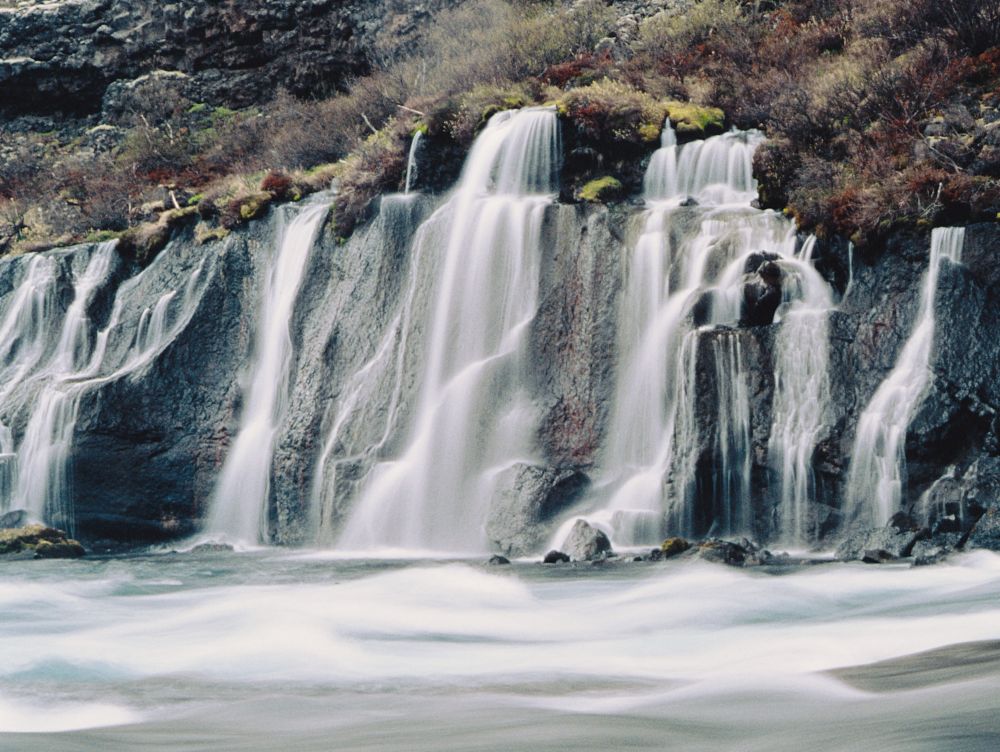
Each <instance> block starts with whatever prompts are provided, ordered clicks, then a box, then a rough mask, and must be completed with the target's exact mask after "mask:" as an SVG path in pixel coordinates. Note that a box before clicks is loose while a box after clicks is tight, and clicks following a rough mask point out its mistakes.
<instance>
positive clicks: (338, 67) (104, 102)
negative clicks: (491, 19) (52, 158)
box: [0, 0, 458, 117]
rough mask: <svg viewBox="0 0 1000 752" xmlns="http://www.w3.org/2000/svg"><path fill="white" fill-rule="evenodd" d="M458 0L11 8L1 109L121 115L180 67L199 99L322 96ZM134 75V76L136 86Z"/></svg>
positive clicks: (114, 2) (0, 66)
mask: <svg viewBox="0 0 1000 752" xmlns="http://www.w3.org/2000/svg"><path fill="white" fill-rule="evenodd" d="M457 1H458V0H426V1H425V2H421V3H419V4H412V3H403V2H398V0H378V1H377V2H359V1H358V0H278V1H277V2H273V1H272V2H267V3H217V2H199V1H196V0H180V1H179V2H166V3H150V2H132V1H131V0H57V1H56V2H45V3H40V2H39V3H27V4H23V3H22V4H19V5H17V6H14V7H7V8H0V115H2V116H6V117H12V116H18V115H50V114H63V115H88V114H93V113H97V112H100V111H101V109H102V106H106V107H107V108H108V110H109V114H113V112H114V110H115V108H116V106H118V105H120V103H121V101H122V99H123V98H127V95H128V92H127V88H128V87H129V86H133V85H134V82H136V81H137V80H139V79H141V78H142V77H143V76H146V75H148V74H150V73H152V72H154V71H160V70H166V71H173V72H175V73H174V75H175V76H177V81H178V82H179V84H180V85H181V86H182V88H183V90H184V92H185V94H186V96H187V98H188V99H190V100H191V101H194V102H210V103H212V104H216V105H228V106H230V107H246V106H248V105H251V104H256V103H260V102H262V101H266V100H268V99H270V98H271V97H272V96H273V95H274V92H275V91H276V90H277V89H279V88H284V89H286V90H288V91H289V92H291V93H292V94H297V95H303V96H310V97H313V96H321V95H323V94H325V93H330V92H333V91H336V90H338V89H341V88H342V87H343V86H344V84H345V82H346V80H347V79H348V78H349V77H351V76H356V75H359V74H363V73H366V72H368V71H369V70H370V68H371V66H372V62H373V60H374V59H375V58H376V56H377V55H379V54H393V53H395V52H397V51H399V50H400V49H403V48H405V47H406V46H407V45H408V44H412V43H413V41H414V39H415V35H416V32H417V29H418V26H419V24H420V23H421V22H422V21H424V20H426V19H427V18H429V16H430V14H431V13H432V12H434V11H435V10H437V9H439V8H441V7H445V6H447V5H451V4H455V3H456V2H457ZM129 82H131V83H129Z"/></svg>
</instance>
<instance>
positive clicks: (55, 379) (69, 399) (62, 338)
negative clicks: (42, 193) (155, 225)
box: [13, 241, 117, 530]
mask: <svg viewBox="0 0 1000 752" xmlns="http://www.w3.org/2000/svg"><path fill="white" fill-rule="evenodd" d="M116 258H117V256H116V254H115V242H114V241H112V242H109V243H102V244H101V245H99V246H98V247H97V248H96V249H95V250H94V252H93V254H92V255H91V257H90V260H89V261H88V262H87V266H86V268H85V269H84V271H83V273H82V274H81V275H80V276H79V277H78V278H77V279H76V280H75V283H74V294H73V302H72V303H71V304H70V306H69V308H68V309H67V311H66V315H65V317H64V318H63V324H62V328H61V330H60V333H59V339H58V341H57V342H56V345H55V349H54V350H53V352H52V354H51V356H50V358H49V360H48V362H47V363H46V364H45V365H44V366H43V367H42V369H41V372H40V373H39V374H36V375H35V376H34V377H33V378H35V379H39V380H43V386H42V388H41V390H40V392H39V393H38V395H37V396H36V398H35V402H34V405H33V407H32V410H31V417H30V419H29V420H28V425H27V428H26V429H25V432H24V438H23V440H22V442H21V446H20V448H19V450H18V453H17V472H16V482H15V488H14V503H13V506H15V507H17V508H21V509H24V510H25V511H27V512H28V515H29V517H31V518H32V519H36V520H45V521H47V522H49V523H50V524H53V525H57V526H61V527H63V528H65V529H68V530H72V529H73V514H72V492H71V488H70V483H69V475H68V473H67V467H66V461H67V458H68V456H69V451H70V446H71V443H72V438H73V429H74V427H75V425H76V416H77V411H78V408H79V400H78V394H79V392H78V390H76V389H73V388H71V387H70V386H69V385H70V382H71V381H72V380H73V379H74V378H76V377H78V376H79V372H80V371H81V369H83V368H85V367H86V366H88V365H89V364H90V358H91V354H92V352H93V347H94V344H95V341H96V336H97V332H96V330H95V328H94V326H93V322H92V321H91V320H90V317H89V309H90V306H91V304H92V303H93V301H94V296H95V293H96V292H97V290H98V289H99V288H100V286H101V285H103V284H105V283H106V282H107V281H108V277H109V274H110V272H111V270H112V266H113V263H114V261H115V259H116Z"/></svg>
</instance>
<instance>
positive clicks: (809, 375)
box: [768, 238, 833, 544]
mask: <svg viewBox="0 0 1000 752" xmlns="http://www.w3.org/2000/svg"><path fill="white" fill-rule="evenodd" d="M814 245H815V239H814V238H810V239H809V240H808V241H807V242H806V244H805V245H803V247H802V251H801V253H800V257H801V260H802V261H803V262H804V263H803V264H801V265H799V266H798V276H797V277H796V281H797V287H798V291H797V295H796V297H795V298H794V299H793V300H789V301H787V302H786V304H785V309H784V311H783V312H782V314H781V328H780V329H779V331H778V336H777V340H776V342H775V355H774V387H775V389H774V392H775V393H774V419H773V422H772V424H771V437H770V441H769V444H768V456H769V459H770V463H771V467H772V468H773V469H774V471H775V472H776V473H777V476H778V479H779V483H780V497H779V506H778V515H779V525H780V531H781V536H782V538H783V539H784V541H785V542H787V543H792V544H804V543H808V542H810V541H813V540H815V539H816V537H817V534H818V533H819V530H818V529H817V528H816V525H815V522H814V521H813V520H812V519H811V518H810V515H809V514H808V510H809V508H810V502H812V501H815V498H816V481H815V474H814V472H813V465H812V455H813V451H814V450H815V448H816V444H817V443H818V442H819V440H820V438H821V435H822V431H823V429H824V428H825V427H826V425H827V421H828V416H827V414H826V413H827V409H828V407H829V404H830V375H829V360H830V336H829V331H828V317H829V312H830V309H831V308H832V307H833V297H832V295H831V291H830V288H829V286H828V285H827V284H826V283H825V282H824V281H823V280H822V279H821V278H820V276H819V275H818V274H817V273H816V271H815V270H814V269H813V267H812V266H810V265H809V262H810V261H811V253H812V249H813V247H814ZM786 296H787V293H786Z"/></svg>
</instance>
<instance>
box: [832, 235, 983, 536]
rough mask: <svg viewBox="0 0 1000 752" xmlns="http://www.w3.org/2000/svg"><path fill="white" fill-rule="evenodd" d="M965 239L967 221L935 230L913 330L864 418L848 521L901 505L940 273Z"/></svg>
mask: <svg viewBox="0 0 1000 752" xmlns="http://www.w3.org/2000/svg"><path fill="white" fill-rule="evenodd" d="M964 242H965V228H962V227H939V228H936V229H935V230H934V231H933V232H932V233H931V247H930V258H929V261H928V265H927V272H926V273H925V274H924V278H923V282H922V283H921V287H920V307H919V309H918V310H917V318H916V320H915V321H914V324H913V331H912V332H911V333H910V336H909V338H908V339H907V340H906V344H905V345H903V350H902V352H901V353H900V355H899V358H898V360H897V361H896V366H895V368H893V369H892V372H891V373H890V374H889V375H888V376H887V377H886V379H885V380H884V381H883V382H882V383H881V384H880V385H879V388H878V390H877V391H876V392H875V395H874V396H873V397H872V398H871V401H870V402H869V403H868V406H867V407H866V408H865V410H864V412H863V413H862V414H861V418H860V419H859V421H858V427H857V433H856V436H855V440H854V449H853V451H852V453H851V456H852V458H853V460H852V463H851V472H850V476H849V477H848V481H847V492H846V499H845V504H846V506H845V521H846V522H847V524H864V525H884V524H886V523H887V522H888V521H889V518H890V517H891V516H892V515H893V513H894V512H896V511H898V510H899V509H900V505H901V501H902V498H903V490H904V488H905V485H906V429H907V428H908V427H909V425H910V421H911V420H912V419H913V415H914V413H915V411H916V409H917V408H918V407H919V406H920V402H921V400H922V398H923V396H924V393H925V390H926V388H927V384H928V382H929V380H930V365H931V352H932V348H933V346H934V303H935V299H936V296H937V284H938V275H939V273H940V270H941V264H942V262H943V261H944V260H945V259H947V260H948V261H949V262H951V263H958V262H960V261H961V259H962V245H963V244H964Z"/></svg>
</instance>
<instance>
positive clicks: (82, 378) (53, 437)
mask: <svg viewBox="0 0 1000 752" xmlns="http://www.w3.org/2000/svg"><path fill="white" fill-rule="evenodd" d="M81 257H83V256H81ZM57 258H58V256H57V255H55V254H41V255H38V256H36V257H35V258H33V259H32V260H31V261H30V262H29V263H28V264H27V265H26V267H27V271H26V274H25V277H24V279H23V280H22V281H21V282H20V284H19V285H18V286H17V288H16V290H15V293H14V299H13V301H12V303H11V305H10V307H9V308H8V309H7V314H6V316H5V317H4V319H3V322H2V323H0V333H2V334H3V335H4V339H3V342H4V344H3V346H2V349H0V362H2V364H3V365H2V369H3V370H2V373H3V375H4V379H3V384H2V386H0V404H5V403H6V402H7V401H8V398H10V397H11V395H12V394H14V392H15V391H16V390H18V389H28V388H29V387H32V386H34V389H33V390H32V391H31V392H29V393H28V395H27V396H28V397H29V399H30V402H29V415H28V419H27V424H26V426H25V428H24V432H23V436H22V438H21V440H20V446H19V447H17V448H16V449H15V442H14V437H13V435H12V433H11V431H10V430H9V429H8V428H6V427H3V430H2V431H0V438H2V441H3V449H4V455H3V456H4V463H3V474H2V476H0V477H2V480H3V482H4V487H3V488H2V489H0V490H2V491H3V496H2V497H0V509H4V510H6V509H10V508H20V509H24V510H25V511H27V512H28V514H29V516H30V517H31V518H32V519H35V520H40V521H45V522H47V523H49V524H52V525H57V526H60V527H63V528H66V529H69V530H72V529H73V527H74V521H73V489H72V484H71V472H70V470H71V468H70V462H71V457H72V448H73V437H74V431H75V428H76V423H77V419H78V415H79V409H80V404H81V399H82V398H83V396H84V395H85V394H86V393H87V392H88V391H89V390H92V389H94V388H96V387H98V386H100V385H101V384H105V383H108V382H109V381H112V380H113V379H117V378H121V377H123V376H126V375H130V374H137V373H140V372H141V371H142V369H143V368H144V367H145V366H146V365H148V364H149V363H150V362H151V361H152V360H153V358H154V357H155V356H156V355H157V354H158V353H159V352H161V351H162V349H163V348H164V347H165V346H166V344H167V343H168V342H170V341H171V340H172V339H173V337H174V336H176V334H177V332H178V331H179V330H180V328H182V327H183V326H184V325H186V324H187V322H188V321H189V320H190V318H191V317H192V316H193V313H194V311H193V303H194V301H195V300H196V298H197V295H198V293H199V292H200V290H201V289H202V287H203V280H204V275H203V274H202V268H203V266H204V261H202V262H201V263H200V264H198V265H197V268H196V269H195V270H194V272H193V273H192V275H191V276H190V277H189V278H188V281H187V283H186V284H185V287H184V289H183V290H182V291H180V294H178V291H176V290H170V291H168V292H166V293H164V294H163V295H162V296H161V297H160V298H159V300H158V301H157V303H156V305H155V306H154V307H153V308H152V309H150V308H146V309H145V310H144V311H143V312H142V314H141V315H140V317H139V320H138V321H137V322H128V321H126V320H125V306H124V300H125V298H127V297H128V295H129V292H130V291H131V290H132V289H134V288H136V287H137V286H138V285H139V283H140V282H141V280H142V279H143V278H144V276H145V275H146V274H148V273H149V270H145V271H143V272H142V273H140V274H139V275H138V276H136V277H133V278H132V279H130V280H128V281H127V282H125V283H124V284H123V285H122V286H121V287H120V288H119V290H118V291H117V293H116V295H115V298H114V303H113V306H112V309H111V313H110V315H109V317H108V321H107V324H106V325H105V326H104V328H102V329H101V330H99V331H98V330H97V328H96V327H95V325H94V322H93V321H92V320H91V318H90V313H89V312H90V309H91V307H92V306H93V304H94V302H95V298H96V296H97V294H98V291H99V290H100V289H101V288H102V287H105V286H107V285H108V284H109V283H110V282H111V277H112V274H113V272H114V270H115V268H116V266H117V264H118V258H117V254H116V252H115V243H114V242H113V241H112V242H110V243H104V244H101V245H99V246H97V247H96V248H95V249H94V250H93V251H92V253H91V254H90V255H89V259H88V260H87V264H86V266H85V268H84V269H83V271H82V272H81V273H80V274H79V275H77V276H76V278H75V279H74V293H73V299H72V302H71V304H70V306H69V308H68V309H67V311H66V314H65V315H64V316H63V319H62V323H61V325H60V326H59V327H58V328H54V327H52V322H53V320H56V319H57V314H56V307H55V297H56V277H57V268H58V261H57ZM62 258H66V259H71V260H72V259H73V258H74V257H73V256H70V255H66V254H63V255H62ZM150 268H151V269H152V268H153V267H150ZM130 323H135V324H136V332H135V336H134V340H133V342H132V344H131V346H130V347H128V348H127V350H125V352H124V354H123V355H122V356H120V357H119V356H111V355H110V354H109V352H108V343H109V337H110V335H111V333H112V332H113V331H115V330H117V329H120V328H122V327H123V326H129V325H130ZM53 334H57V335H58V336H52V335H53Z"/></svg>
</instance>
